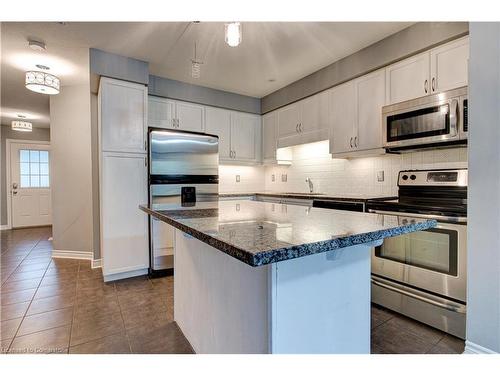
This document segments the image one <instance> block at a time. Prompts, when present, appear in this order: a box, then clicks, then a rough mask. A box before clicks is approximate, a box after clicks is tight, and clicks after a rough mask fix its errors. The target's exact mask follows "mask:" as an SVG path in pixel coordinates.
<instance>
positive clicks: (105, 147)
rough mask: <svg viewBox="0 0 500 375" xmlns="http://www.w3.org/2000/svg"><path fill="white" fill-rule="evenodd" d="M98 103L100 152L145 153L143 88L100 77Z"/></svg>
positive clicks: (144, 89) (145, 112)
mask: <svg viewBox="0 0 500 375" xmlns="http://www.w3.org/2000/svg"><path fill="white" fill-rule="evenodd" d="M98 103H99V109H98V112H99V127H100V145H101V150H102V151H116V152H132V153H145V152H146V132H147V104H148V96H147V88H146V86H144V85H141V84H137V83H131V82H125V81H120V80H117V79H111V78H101V81H100V84H99V94H98Z"/></svg>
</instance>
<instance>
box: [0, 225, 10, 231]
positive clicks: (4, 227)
mask: <svg viewBox="0 0 500 375" xmlns="http://www.w3.org/2000/svg"><path fill="white" fill-rule="evenodd" d="M7 229H11V228H10V226H9V224H4V225H0V230H7Z"/></svg>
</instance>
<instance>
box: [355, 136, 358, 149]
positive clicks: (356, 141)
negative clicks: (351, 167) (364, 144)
mask: <svg viewBox="0 0 500 375" xmlns="http://www.w3.org/2000/svg"><path fill="white" fill-rule="evenodd" d="M354 147H356V148H358V136H356V137H354Z"/></svg>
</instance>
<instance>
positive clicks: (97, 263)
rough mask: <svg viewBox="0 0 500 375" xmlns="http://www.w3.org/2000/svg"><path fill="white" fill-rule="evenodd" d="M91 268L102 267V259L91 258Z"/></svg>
mask: <svg viewBox="0 0 500 375" xmlns="http://www.w3.org/2000/svg"><path fill="white" fill-rule="evenodd" d="M92 268H102V259H92Z"/></svg>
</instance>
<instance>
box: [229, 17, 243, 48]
mask: <svg viewBox="0 0 500 375" xmlns="http://www.w3.org/2000/svg"><path fill="white" fill-rule="evenodd" d="M225 34H226V37H225V39H226V43H227V44H228V45H229V46H230V47H237V46H238V45H239V44H240V43H241V23H239V22H231V23H226V25H225Z"/></svg>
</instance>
